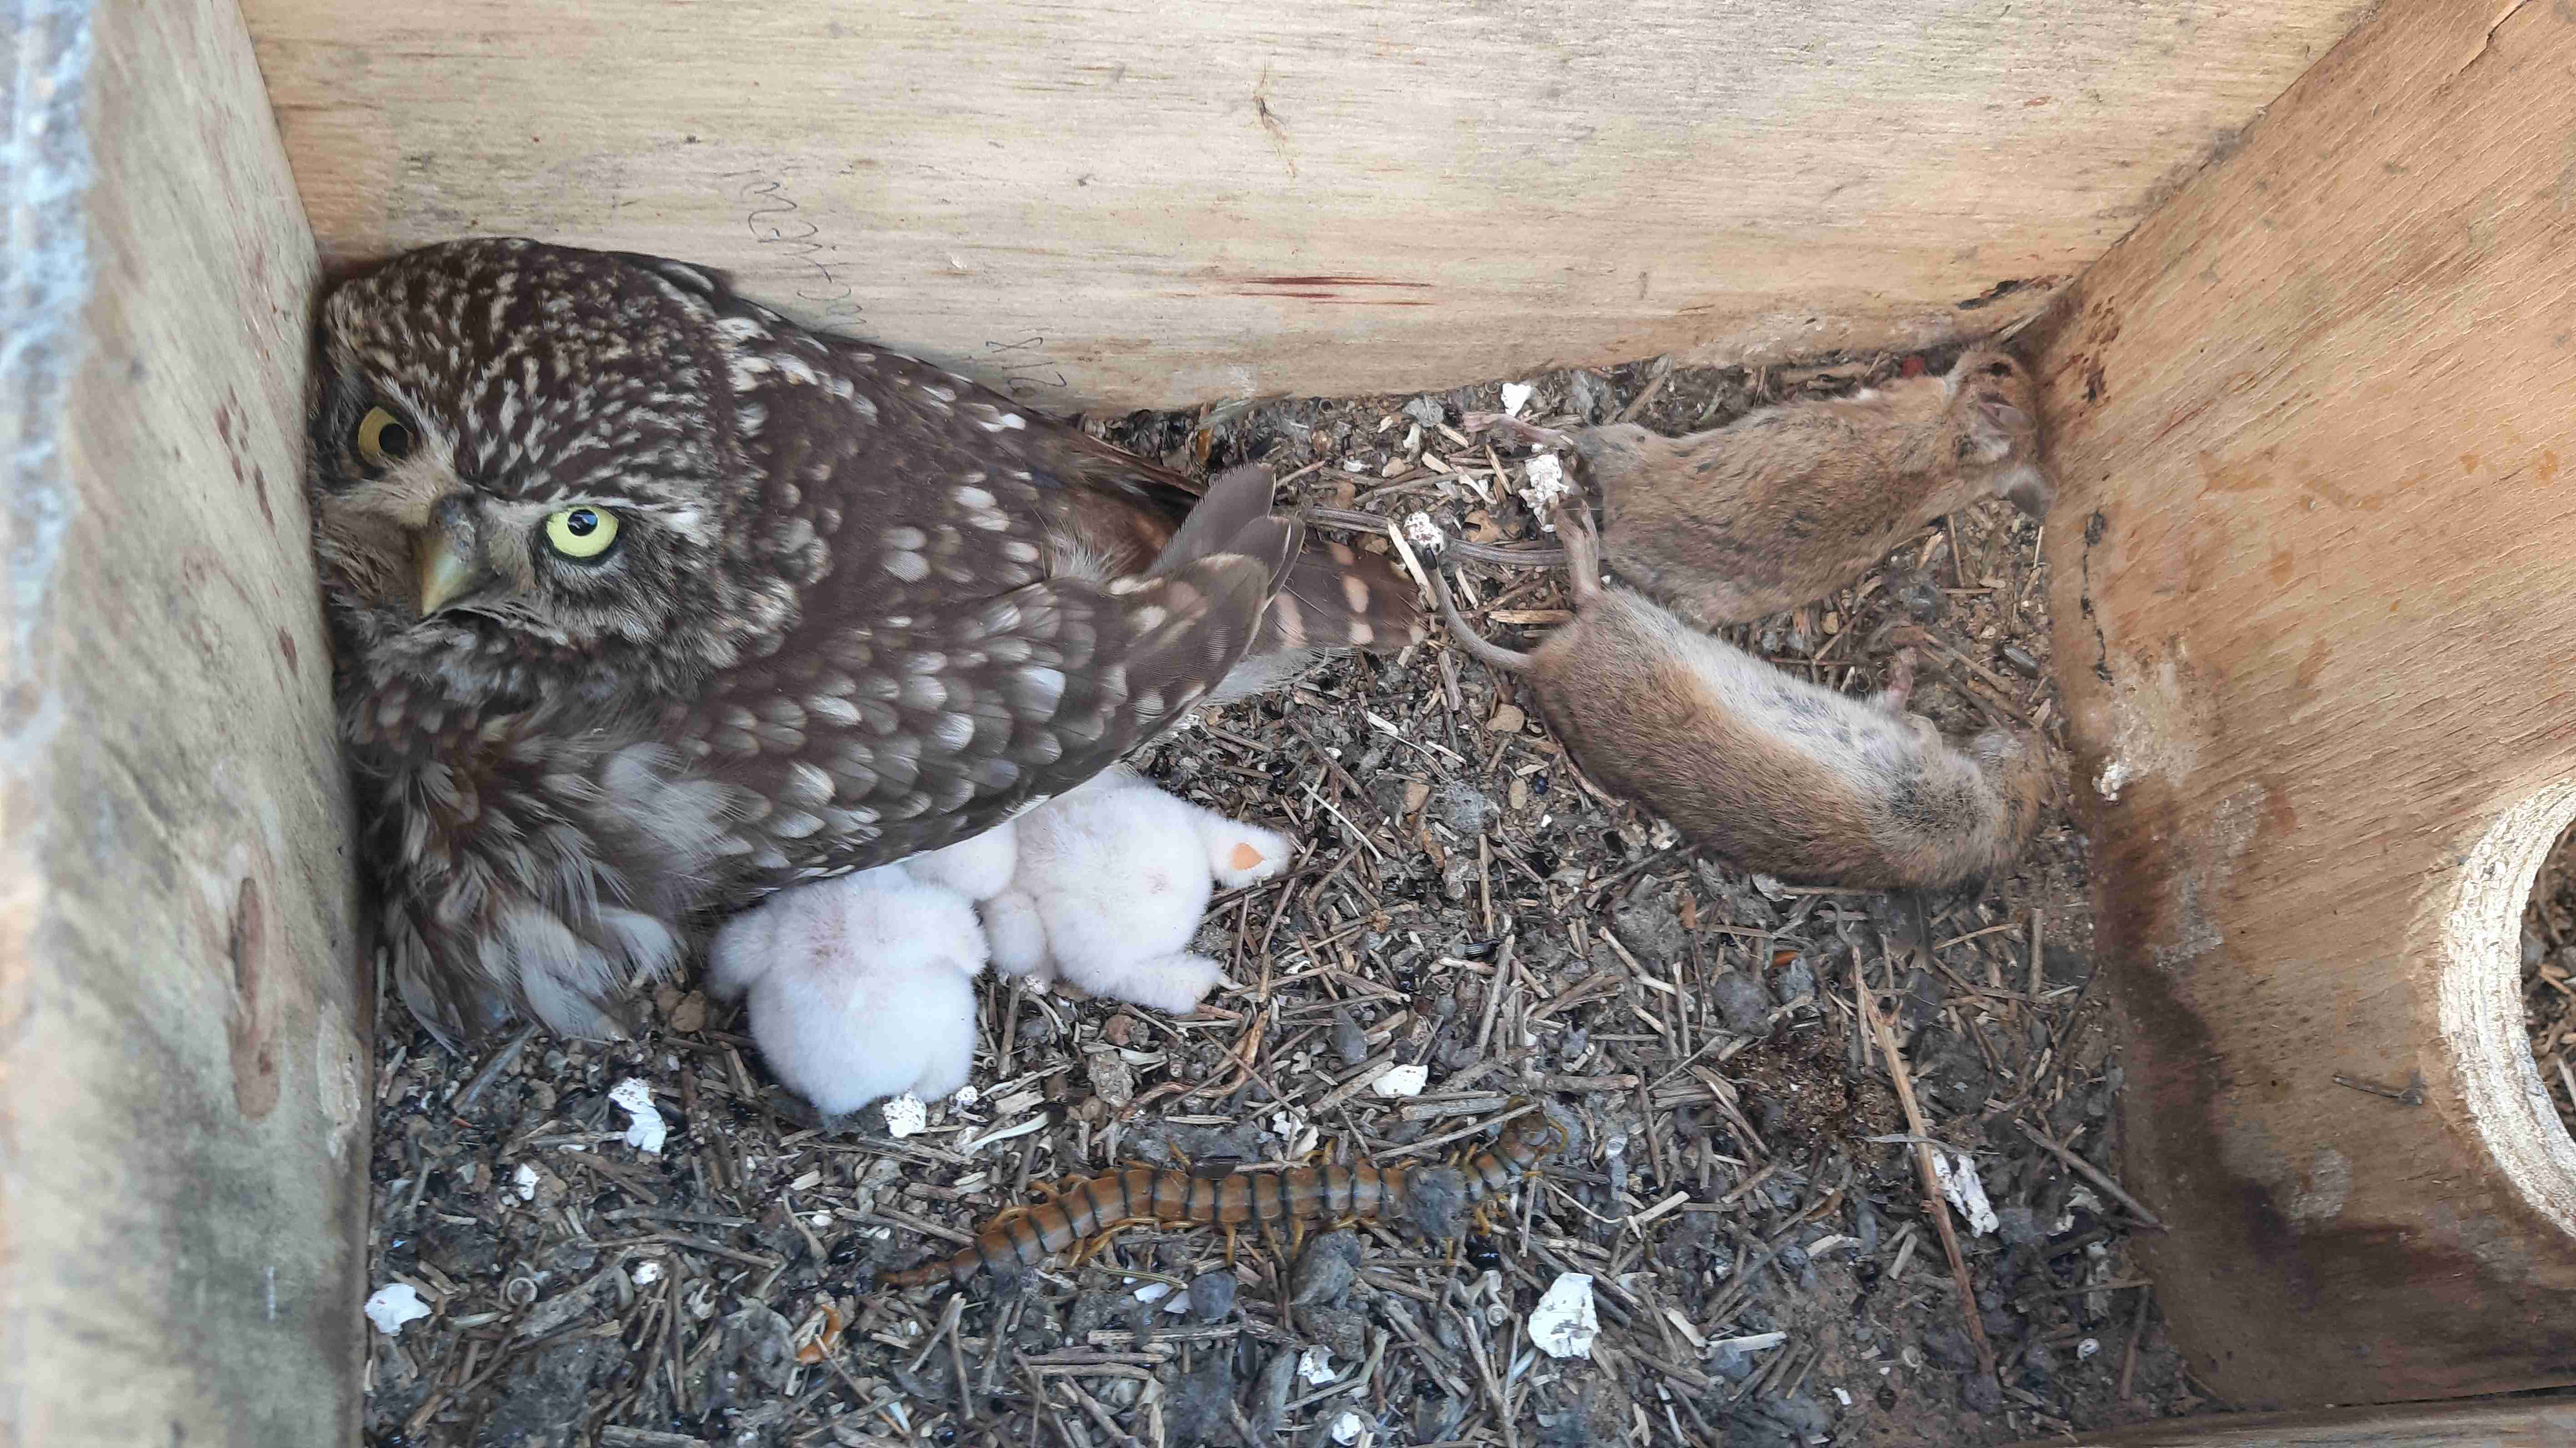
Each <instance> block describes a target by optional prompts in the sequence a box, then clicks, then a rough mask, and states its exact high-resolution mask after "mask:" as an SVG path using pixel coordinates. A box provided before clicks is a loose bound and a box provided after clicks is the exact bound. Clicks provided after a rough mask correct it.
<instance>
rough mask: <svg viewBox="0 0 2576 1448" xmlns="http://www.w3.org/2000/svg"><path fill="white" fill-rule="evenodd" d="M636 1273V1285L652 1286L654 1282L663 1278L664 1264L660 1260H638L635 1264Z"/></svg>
mask: <svg viewBox="0 0 2576 1448" xmlns="http://www.w3.org/2000/svg"><path fill="white" fill-rule="evenodd" d="M634 1275H635V1285H636V1286H638V1287H650V1286H652V1285H653V1284H654V1283H656V1282H659V1281H661V1280H662V1264H661V1263H659V1262H638V1263H636V1264H635V1274H634Z"/></svg>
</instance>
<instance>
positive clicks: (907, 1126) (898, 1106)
mask: <svg viewBox="0 0 2576 1448" xmlns="http://www.w3.org/2000/svg"><path fill="white" fill-rule="evenodd" d="M885 1123H886V1135H888V1136H891V1137H893V1138H894V1139H895V1140H897V1141H901V1140H902V1139H904V1138H905V1137H907V1136H917V1135H919V1134H920V1133H921V1132H922V1131H924V1130H926V1129H927V1128H928V1127H929V1125H930V1110H929V1108H928V1107H925V1106H923V1105H922V1104H921V1098H920V1097H918V1096H915V1095H913V1094H912V1093H911V1092H909V1091H906V1092H905V1093H903V1094H902V1095H901V1096H898V1097H895V1098H894V1099H893V1100H891V1101H888V1102H887V1103H886V1104H885Z"/></svg>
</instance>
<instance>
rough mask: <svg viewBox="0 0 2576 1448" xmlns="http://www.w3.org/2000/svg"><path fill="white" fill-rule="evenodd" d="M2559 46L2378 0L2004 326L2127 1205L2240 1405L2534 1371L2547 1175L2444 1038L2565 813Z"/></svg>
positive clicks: (2540, 1356)
mask: <svg viewBox="0 0 2576 1448" xmlns="http://www.w3.org/2000/svg"><path fill="white" fill-rule="evenodd" d="M2571 62H2576V10H2571V9H2570V7H2568V6H2566V5H2563V4H2549V3H2521V4H2516V3H2511V0H2479V3H2469V0H2391V3H2389V4H2388V5H2386V6H2385V7H2383V8H2382V9H2381V10H2380V11H2379V12H2378V14H2377V15H2376V16H2375V18H2374V19H2372V20H2371V21H2369V22H2368V23H2366V24H2365V25H2364V26H2363V27H2362V28H2361V29H2360V30H2358V31H2356V32H2355V34H2354V35H2353V36H2352V37H2351V38H2350V39H2349V40H2347V41H2346V42H2345V43H2344V44H2343V45H2342V46H2340V47H2338V48H2337V49H2336V50H2335V51H2334V52H2333V53H2332V54H2331V55H2330V56H2328V57H2327V58H2326V59H2325V60H2323V61H2322V62H2320V63H2319V65H2318V66H2317V67H2316V68H2315V69H2314V70H2312V71H2311V72H2309V73H2308V74H2307V75H2306V76H2304V77H2303V78H2302V79H2301V80H2300V81H2299V83H2298V84H2297V85H2296V86H2294V87H2293V88H2292V89H2291V91H2290V92H2289V93H2288V94H2287V95H2286V96H2284V97H2283V98H2282V100H2281V102H2280V103H2279V104H2278V105H2276V106H2275V107H2274V108H2273V109H2272V111H2271V113H2270V115H2269V116H2268V118H2267V119H2266V120H2265V121H2264V123H2263V124H2262V125H2261V126H2260V127H2258V128H2257V129H2256V130H2255V131H2254V132H2253V134H2252V135H2251V136H2249V138H2248V139H2247V140H2246V142H2245V144H2244V145H2243V147H2242V148H2241V149H2239V150H2238V151H2237V152H2236V154H2235V155H2234V156H2232V157H2231V158H2230V159H2229V160H2227V161H2226V162H2225V163H2224V164H2223V165H2221V166H2219V167H2216V168H2213V169H2212V170H2211V171H2210V172H2209V173H2208V174H2206V175H2204V176H2203V177H2202V178H2201V179H2200V180H2198V181H2197V182H2195V183H2194V184H2193V185H2191V186H2190V187H2189V188H2187V189H2186V190H2185V191H2184V192H2183V193H2182V194H2181V195H2180V196H2179V197H2177V198H2176V199H2175V201H2174V202H2173V203H2172V204H2171V205H2170V206H2168V207H2167V208H2165V209H2164V210H2163V211H2161V212H2159V213H2158V214H2157V215H2156V216H2155V217H2153V218H2152V219H2151V220H2149V221H2148V222H2146V223H2145V224H2144V225H2142V226H2141V227H2140V228H2139V229H2138V230H2137V232H2136V233H2135V234H2133V235H2131V236H2130V237H2128V238H2127V239H2126V240H2124V241H2123V242H2122V243H2121V244H2120V245H2119V246H2117V247H2116V248H2114V249H2113V250H2112V251H2111V253H2110V254H2109V255H2108V256H2107V257H2105V258H2104V260H2103V261H2102V262H2101V264H2100V265H2098V266H2096V267H2095V268H2093V269H2092V271H2090V272H2089V273H2088V274H2087V275H2086V276H2084V277H2083V278H2082V280H2081V281H2080V282H2079V283H2077V284H2076V285H2075V286H2074V287H2073V288H2072V289H2071V290H2070V292H2069V294H2068V295H2067V296H2066V297H2065V298H2064V300H2063V303H2062V306H2063V310H2062V312H2061V313H2060V314H2059V315H2057V316H2055V317H2053V318H2051V319H2049V320H2048V321H2046V322H2044V323H2043V324H2042V328H2041V329H2040V330H2039V332H2038V333H2036V334H2035V335H2036V336H2037V340H2038V344H2039V346H2040V348H2041V352H2042V356H2043V361H2044V367H2043V369H2042V370H2043V373H2044V378H2045V386H2046V389H2047V391H2046V403H2047V408H2048V411H2049V412H2050V414H2051V416H2052V418H2053V420H2054V438H2053V446H2054V460H2055V463H2056V466H2057V467H2058V469H2059V471H2060V474H2061V477H2062V479H2063V482H2064V490H2063V492H2062V494H2061V496H2060V498H2059V501H2058V504H2057V508H2056V512H2055V514H2054V516H2053V517H2052V519H2051V521H2050V525H2049V558H2050V561H2051V566H2052V574H2053V587H2054V590H2055V592H2054V599H2053V603H2054V617H2055V627H2056V631H2057V633H2056V645H2057V658H2058V660H2059V662H2060V666H2061V671H2062V675H2063V682H2064V685H2065V689H2066V701H2067V704H2068V708H2069V719H2070V722H2071V725H2072V728H2073V734H2074V737H2075V739H2076V741H2077V745H2078V748H2077V759H2076V761H2075V767H2076V773H2077V775H2078V778H2079V780H2080V781H2081V783H2080V785H2079V794H2080V795H2081V796H2082V797H2083V799H2084V800H2085V801H2086V802H2087V808H2088V813H2089V827H2090V830H2091V832H2092V835H2093V838H2094V841H2095V845H2096V853H2095V859H2094V877H2095V880H2096V881H2097V885H2096V889H2097V893H2098V903H2099V906H2100V914H2099V921H2098V929H2099V935H2098V939H2099V940H2100V941H2101V942H2102V943H2103V948H2104V951H2105V953H2106V955H2107V956H2108V957H2109V963H2110V964H2111V965H2112V966H2113V967H2114V974H2115V975H2116V978H2117V980H2118V981H2119V984H2120V987H2121V990H2122V999H2123V1002H2124V1005H2125V1006H2126V1008H2127V1010H2128V1011H2129V1013H2130V1016H2131V1018H2132V1021H2133V1024H2134V1036H2135V1040H2134V1046H2133V1054H2132V1057H2131V1072H2130V1076H2129V1086H2128V1090H2127V1093H2126V1096H2125V1100H2124V1109H2125V1113H2126V1120H2127V1129H2128V1148H2127V1149H2128V1166H2127V1184H2128V1186H2129V1187H2130V1188H2131V1189H2132V1190H2135V1191H2136V1192H2137V1193H2138V1194H2139V1195H2140V1196H2141V1197H2142V1198H2144V1199H2145V1201H2146V1202H2147V1204H2148V1205H2149V1206H2150V1207H2152V1208H2154V1209H2155V1210H2156V1211H2158V1212H2159V1213H2161V1214H2162V1215H2163V1216H2164V1217H2165V1220H2166V1221H2167V1222H2168V1223H2170V1224H2171V1225H2172V1227H2173V1229H2174V1230H2173V1232H2172V1233H2171V1234H2170V1236H2169V1237H2166V1238H2163V1239H2160V1240H2151V1241H2147V1242H2146V1244H2145V1250H2146V1251H2147V1252H2148V1253H2149V1254H2150V1258H2149V1260H2150V1262H2151V1266H2152V1270H2153V1271H2154V1273H2155V1276H2156V1278H2157V1284H2158V1293H2159V1299H2160V1302H2161V1303H2162V1305H2163V1307H2164V1309H2165V1310H2166V1312H2167V1313H2168V1314H2169V1316H2170V1319H2171V1322H2172V1326H2173V1331H2174V1334H2175V1337H2176V1339H2177V1341H2178V1342H2180V1343H2181V1344H2182V1345H2183V1346H2184V1348H2185V1349H2186V1350H2187V1352H2188V1353H2189V1356H2190V1358H2191V1360H2192V1363H2193V1367H2194V1370H2195V1371H2196V1372H2197V1373H2199V1374H2200V1375H2201V1378H2202V1380H2203V1381H2205V1382H2206V1383H2208V1384H2210V1385H2211V1387H2212V1388H2214V1389H2215V1390H2216V1391H2217V1392H2218V1394H2219V1395H2220V1396H2221V1397H2223V1398H2225V1399H2227V1400H2229V1401H2231V1402H2233V1403H2235V1404H2236V1405H2237V1406H2240V1407H2257V1406H2267V1405H2268V1406H2300V1405H2312V1404H2323V1403H2353V1402H2380V1401H2390V1400H2397V1399H2423V1398H2437V1397H2446V1396H2453V1395H2459V1394H2464V1393H2471V1392H2482V1391H2502V1390H2507V1389H2523V1388H2534V1387H2542V1386H2550V1385H2558V1384H2565V1383H2569V1382H2571V1381H2576V1313H2571V1311H2570V1308H2571V1305H2576V1295H2571V1294H2576V1240H2571V1238H2570V1236H2569V1233H2568V1230H2567V1224H2568V1223H2569V1222H2576V1214H2571V1213H2570V1211H2569V1209H2568V1205H2567V1204H2568V1202H2569V1201H2571V1200H2576V1170H2571V1169H2570V1165H2569V1164H2570V1163H2576V1147H2571V1146H2570V1144H2569V1143H2568V1142H2567V1140H2566V1134H2565V1132H2564V1131H2563V1130H2562V1129H2559V1128H2558V1127H2557V1125H2556V1123H2555V1121H2554V1119H2553V1120H2548V1121H2547V1122H2546V1125H2545V1127H2544V1126H2543V1125H2541V1124H2540V1123H2541V1121H2542V1117H2543V1116H2544V1115H2545V1113H2546V1112H2547V1107H2546V1104H2545V1101H2537V1102H2536V1101H2535V1097H2536V1093H2537V1091H2538V1089H2539V1080H2538V1077H2537V1074H2536V1073H2535V1072H2533V1071H2532V1069H2531V1067H2530V1064H2529V1059H2528V1051H2527V1050H2524V1051H2522V1052H2521V1053H2520V1056H2519V1059H2518V1070H2517V1069H2514V1067H2515V1063H2514V1062H2512V1061H2509V1060H2508V1059H2507V1058H2508V1056H2509V1055H2510V1053H2509V1052H2499V1053H2498V1054H2497V1056H2496V1058H2495V1059H2494V1060H2492V1061H2489V1062H2487V1063H2485V1065H2483V1066H2476V1068H2475V1069H2472V1068H2473V1066H2475V1063H2474V1062H2472V1061H2471V1060H2470V1057H2469V1056H2467V1055H2464V1054H2463V1053H2464V1051H2466V1050H2468V1048H2469V1046H2470V1044H2471V1042H2470V1039H2469V1038H2470V1037H2471V1036H2473V1035H2475V1034H2476V1032H2475V1031H2474V1030H2472V1029H2470V1028H2469V1026H2468V1025H2467V1024H2464V1022H2465V1017H2464V1016H2463V1015H2462V1012H2463V1009H2464V1007H2463V1001H2464V1000H2467V1001H2469V1002H2470V1003H2471V1004H2472V1005H2479V1008H2480V1009H2482V1010H2485V1013H2486V1015H2487V1018H2488V1024H2489V1025H2490V1026H2493V1027H2496V1028H2497V1029H2498V1030H2500V1031H2501V1032H2502V1033H2503V1036H2504V1038H2505V1039H2506V1042H2507V1044H2510V1043H2511V1040H2512V1038H2513V1036H2514V1033H2517V1032H2518V1031H2519V1029H2520V1022H2519V1010H2518V1006H2517V1005H2515V1004H2513V1003H2511V1002H2510V1001H2509V1000H2507V1001H2506V1002H2505V1003H2504V1004H2502V1005H2501V1006H2497V1005H2496V1002H2497V1000H2498V998H2499V995H2503V996H2510V994H2511V992H2512V991H2513V990H2514V989H2515V984H2514V982H2515V979H2516V973H2517V970H2518V965H2519V955H2518V950H2517V948H2516V947H2517V945H2518V930H2517V921H2518V917H2519V912H2520V902H2521V895H2522V892H2523V891H2525V890H2526V889H2527V887H2528V880H2529V873H2530V870H2531V868H2532V867H2533V866H2534V865H2536V864H2537V860H2538V856H2537V855H2536V854H2533V853H2531V851H2532V850H2534V849H2545V848H2546V846H2547V844H2548V839H2549V837H2550V836H2551V835H2553V834H2554V833H2555V831H2556V829H2557V828H2558V827H2559V826H2560V825H2563V824H2564V823H2565V822H2566V820H2567V818H2569V817H2570V816H2576V791H2571V790H2568V789H2566V788H2565V787H2564V786H2565V783H2566V782H2567V781H2570V780H2571V779H2576V700H2572V699H2571V697H2570V690H2569V686H2568V679H2569V672H2568V668H2569V660H2570V659H2571V658H2576V609H2571V608H2570V607H2569V606H2568V602H2567V600H2568V596H2569V594H2570V591H2571V586H2576V492H2571V491H2570V488H2569V485H2568V484H2569V480H2568V479H2567V478H2566V477H2565V476H2563V475H2562V473H2563V467H2564V460H2566V459H2568V458H2571V457H2576V447H2571V443H2576V439H2571V438H2570V436H2569V419H2570V416H2571V404H2576V383H2571V368H2576V346H2572V345H2571V338H2576V151H2571V150H2570V149H2569V143H2568V140H2567V138H2568V137H2569V136H2570V135H2571V134H2576V87H2571V86H2570V84H2569V79H2570V75H2571ZM2464 982H2465V985H2464ZM2464 992H2465V994H2464ZM2480 1003H2483V1004H2482V1005H2480ZM2470 1013H2471V1014H2475V1013H2476V1012H2474V1011H2472V1012H2470ZM2337 1075H2342V1076H2345V1077H2347V1078H2350V1079H2352V1080H2357V1081H2362V1082H2367V1083H2378V1084H2382V1085H2385V1086H2391V1087H2397V1088H2403V1087H2405V1086H2406V1085H2407V1084H2408V1082H2409V1080H2410V1079H2411V1078H2414V1077H2416V1076H2419V1075H2420V1077H2421V1078H2422V1079H2423V1081H2424V1083H2425V1092H2426V1097H2427V1099H2426V1102H2425V1104H2422V1105H2409V1104H2405V1103H2402V1102H2399V1101H2392V1100H2389V1099H2386V1098H2385V1097H2382V1096H2378V1095H2372V1094H2369V1093H2367V1092H2365V1091H2361V1090H2356V1089H2352V1088H2350V1087H2347V1086H2342V1085H2338V1084H2337V1083H2336V1081H2335V1077H2336V1076H2337ZM2526 1088H2528V1090H2526ZM2535 1105H2536V1106H2537V1110H2536V1111H2535V1110H2534V1107H2535ZM2507 1117H2515V1118H2517V1119H2519V1120H2520V1122H2521V1123H2522V1124H2521V1125H2520V1126H2517V1125H2515V1123H2514V1121H2511V1120H2507V1119H2506V1118H2507ZM2508 1157H2518V1158H2519V1159H2520V1160H2519V1164H2518V1165H2515V1166H2514V1167H2513V1169H2512V1171H2509V1170H2508V1167H2507V1158H2508ZM2514 1171H2519V1172H2521V1173H2522V1176H2521V1177H2520V1178H2519V1179H2517V1178H2516V1177H2515V1176H2514V1175H2513V1172H2514ZM2562 1440H2563V1439H2562ZM2285 1441H2287V1440H2285ZM2296 1441H2308V1440H2304V1439H2303V1440H2296ZM2320 1441H2326V1440H2320ZM2331 1441H2344V1440H2331ZM2372 1441H2377V1440H2372ZM2391 1441H2412V1440H2391ZM2439 1441H2451V1440H2447V1439H2445V1440H2439ZM2461 1441H2466V1440H2461ZM2478 1441H2488V1440H2483V1439H2481V1440H2478ZM2499 1441H2500V1440H2499Z"/></svg>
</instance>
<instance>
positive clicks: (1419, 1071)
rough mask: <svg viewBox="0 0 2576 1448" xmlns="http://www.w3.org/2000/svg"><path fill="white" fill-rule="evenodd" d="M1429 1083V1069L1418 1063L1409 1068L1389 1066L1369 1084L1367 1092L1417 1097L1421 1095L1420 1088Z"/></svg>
mask: <svg viewBox="0 0 2576 1448" xmlns="http://www.w3.org/2000/svg"><path fill="white" fill-rule="evenodd" d="M1430 1083H1431V1068H1430V1067H1428V1066H1424V1065H1421V1064H1419V1063H1417V1064H1414V1065H1410V1066H1389V1067H1387V1068H1386V1071H1385V1072H1384V1073H1383V1074H1382V1075H1380V1076H1379V1077H1378V1078H1377V1079H1376V1080H1374V1081H1371V1082H1370V1083H1369V1090H1370V1091H1372V1092H1374V1093H1376V1094H1377V1095H1380V1096H1419V1095H1421V1094H1422V1088H1423V1087H1425V1086H1427V1085H1429V1084H1430Z"/></svg>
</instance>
